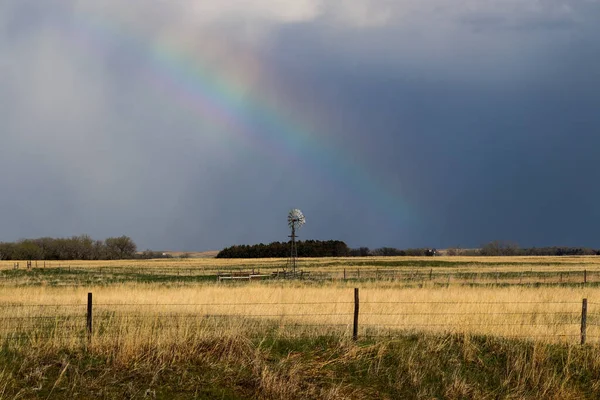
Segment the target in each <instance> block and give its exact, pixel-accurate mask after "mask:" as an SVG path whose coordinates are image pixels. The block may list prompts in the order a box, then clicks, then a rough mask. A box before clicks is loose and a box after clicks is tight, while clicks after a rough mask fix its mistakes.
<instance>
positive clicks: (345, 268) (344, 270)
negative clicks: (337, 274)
mask: <svg viewBox="0 0 600 400" xmlns="http://www.w3.org/2000/svg"><path fill="white" fill-rule="evenodd" d="M344 280H346V268H344Z"/></svg>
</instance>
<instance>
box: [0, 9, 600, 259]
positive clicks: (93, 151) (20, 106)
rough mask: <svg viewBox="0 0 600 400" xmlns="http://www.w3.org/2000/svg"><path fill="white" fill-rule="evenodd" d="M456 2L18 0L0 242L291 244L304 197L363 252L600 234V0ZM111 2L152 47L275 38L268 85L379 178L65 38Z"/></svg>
mask: <svg viewBox="0 0 600 400" xmlns="http://www.w3.org/2000/svg"><path fill="white" fill-rule="evenodd" d="M423 3H427V4H423ZM445 3H446V2H441V1H434V2H417V1H403V2H386V1H383V0H381V1H356V2H352V3H351V4H349V3H348V2H343V1H340V2H337V1H333V2H320V1H316V0H315V1H309V0H306V1H299V2H295V3H294V5H293V6H291V5H287V6H286V5H278V6H273V5H272V3H271V2H267V1H261V0H255V1H253V2H250V3H249V4H247V5H245V3H244V4H241V3H236V2H224V3H223V4H222V5H212V6H209V5H208V3H205V2H198V3H194V2H160V1H159V2H151V4H152V5H153V6H154V7H155V9H153V10H152V9H151V7H149V6H148V4H147V3H145V2H140V1H133V2H131V3H128V5H123V3H122V2H120V1H107V2H86V3H76V2H73V3H72V4H71V3H65V2H62V4H63V5H62V6H61V7H57V6H56V4H53V5H54V6H53V7H51V6H44V5H42V4H41V3H39V2H36V1H33V2H32V1H27V2H23V1H17V0H15V1H9V2H7V3H3V4H2V5H0V52H1V54H2V57H0V72H1V75H0V88H1V90H0V120H1V121H2V132H1V135H2V137H1V140H2V143H1V144H2V146H1V147H0V168H1V169H2V171H3V173H2V178H0V185H1V187H2V192H3V195H2V196H1V197H0V207H1V210H2V215H3V217H2V222H1V225H0V240H14V239H17V238H20V237H31V236H40V235H51V236H64V235H72V234H79V233H89V234H91V235H93V236H95V237H105V236H108V235H120V234H129V235H131V236H132V237H134V239H135V240H136V241H137V242H138V243H139V244H140V246H141V247H152V248H155V249H161V248H164V249H166V248H171V249H188V250H194V249H198V250H202V249H212V248H220V247H223V246H225V245H230V244H233V243H254V242H268V241H271V240H284V239H285V237H286V235H287V233H286V226H285V221H284V218H285V214H286V212H287V210H288V209H289V208H292V207H299V208H301V209H303V211H304V212H305V214H306V215H307V220H308V223H307V225H306V227H305V229H303V232H302V236H303V238H316V239H330V238H335V239H342V240H346V241H347V242H348V243H349V244H350V245H353V246H359V245H368V246H372V247H374V246H383V245H387V246H397V247H410V246H436V247H445V246H451V245H461V246H465V247H467V246H476V245H479V244H481V243H483V242H485V241H489V240H494V239H506V240H514V241H518V242H519V243H520V244H522V245H552V244H565V245H590V246H593V245H597V243H596V242H595V230H596V225H597V223H598V221H599V218H600V212H598V211H596V210H597V209H598V207H597V205H596V204H598V203H600V189H597V188H596V187H597V186H596V183H597V182H598V180H599V178H600V172H599V169H598V167H597V157H596V154H597V149H598V147H599V146H600V135H598V131H599V129H600V116H599V115H600V114H598V112H597V109H598V107H599V106H600V94H599V93H600V76H599V72H598V71H600V47H599V44H598V43H599V42H598V40H597V38H598V37H600V36H599V35H600V28H598V27H596V24H595V21H597V20H598V18H599V17H600V8H599V7H598V4H596V2H591V1H573V2H567V3H561V2H555V1H542V2H531V3H529V2H522V1H509V0H504V1H488V2H481V1H462V2H457V3H453V6H452V7H447V6H446V5H445ZM534 3H535V4H534ZM44 4H46V3H44ZM64 4H70V5H69V6H65V5H64ZM100 13H106V15H109V16H110V15H115V16H118V17H119V18H121V19H122V20H123V21H125V24H129V25H130V26H132V27H135V29H136V30H137V31H138V32H143V35H145V36H147V37H149V38H155V40H156V41H160V40H163V39H164V38H172V37H175V38H176V40H179V41H182V42H186V45H187V42H188V41H190V44H189V46H188V48H190V49H191V48H193V49H202V48H203V43H202V42H199V43H198V44H197V45H196V44H194V41H195V40H201V39H198V38H202V37H203V36H205V35H204V34H205V33H206V32H209V33H210V34H211V35H213V36H214V35H215V32H217V33H219V35H217V36H219V37H221V38H222V39H221V40H224V41H227V42H231V43H236V46H241V48H246V49H249V50H248V51H249V52H251V53H253V54H257V55H258V56H257V57H260V63H261V64H262V65H266V66H269V70H270V71H274V72H275V73H273V74H272V75H268V79H265V78H264V77H262V78H261V79H262V80H261V81H260V82H261V84H262V85H263V86H262V87H259V88H258V89H256V88H253V89H252V90H258V91H260V93H261V94H265V93H266V94H267V96H268V98H271V99H282V101H283V102H284V103H285V105H286V110H287V111H286V113H287V114H289V115H290V116H289V119H290V121H292V120H293V121H301V122H302V123H304V125H305V127H306V129H307V130H311V131H315V132H320V133H319V134H320V135H321V136H320V139H319V143H322V145H323V146H326V147H325V148H327V149H328V151H330V152H332V153H333V152H339V156H340V157H342V159H345V160H350V161H351V162H352V163H354V164H355V165H356V166H357V168H360V169H361V170H363V171H365V173H366V174H367V175H368V176H370V177H372V179H374V180H376V181H377V182H380V184H379V185H380V186H383V187H384V189H383V190H382V193H364V192H362V191H361V187H357V186H356V185H357V181H356V180H353V177H352V176H341V175H340V172H339V171H337V172H336V170H335V169H334V167H335V166H333V165H330V164H328V163H327V162H323V163H322V164H319V165H322V167H318V166H317V167H316V166H315V164H314V162H312V161H314V160H310V157H308V156H307V153H305V152H300V153H295V152H294V150H295V149H293V148H283V149H282V148H279V147H277V146H274V147H273V149H277V150H274V151H279V152H283V153H282V154H269V151H270V150H269V148H266V149H265V148H263V149H260V148H258V146H254V145H253V143H251V142H247V141H244V140H236V138H235V136H231V135H228V133H227V132H225V131H219V129H216V128H215V127H213V126H210V125H207V124H206V123H205V122H203V120H202V119H200V118H198V117H197V116H195V115H194V112H193V111H191V110H188V109H185V107H183V106H182V105H181V104H178V103H177V102H174V101H171V100H170V99H169V98H167V97H165V96H164V95H163V94H161V93H159V92H157V91H156V90H155V89H153V88H152V87H149V86H148V81H147V80H144V79H143V76H142V74H140V71H143V70H144V63H145V61H144V60H141V59H139V57H137V56H132V53H131V52H129V51H128V48H127V46H126V45H125V44H123V43H117V42H118V41H116V42H114V43H109V44H108V45H106V46H104V47H100V48H86V47H85V46H83V47H82V45H81V43H80V42H79V43H78V42H77V41H76V40H75V39H76V38H74V37H71V36H69V32H72V31H71V30H70V29H69V27H70V26H71V24H73V22H74V21H75V22H76V21H78V20H79V19H81V18H83V16H85V15H98V14H100ZM224 47H226V46H224ZM198 51H200V50H198ZM222 56H223V55H222V54H220V55H219V57H222ZM225 56H226V57H230V55H229V54H226V55H225ZM219 57H216V58H215V60H214V62H215V63H216V64H217V65H218V63H219V62H221V61H220V58H219ZM231 57H233V58H234V59H235V54H234V55H233V56H231ZM286 118H287V117H286ZM255 122H256V121H254V122H253V121H251V120H250V121H248V123H249V124H252V123H255ZM256 127H258V128H260V125H256ZM240 139H242V138H240ZM286 160H287V161H286ZM384 192H385V193H384ZM384 194H386V195H387V196H389V197H391V198H395V199H396V201H397V207H399V208H404V209H406V210H408V212H409V213H410V214H411V216H412V217H411V218H405V217H403V213H402V212H395V210H394V205H393V204H391V205H390V204H389V203H386V202H381V201H379V199H378V197H382V196H384Z"/></svg>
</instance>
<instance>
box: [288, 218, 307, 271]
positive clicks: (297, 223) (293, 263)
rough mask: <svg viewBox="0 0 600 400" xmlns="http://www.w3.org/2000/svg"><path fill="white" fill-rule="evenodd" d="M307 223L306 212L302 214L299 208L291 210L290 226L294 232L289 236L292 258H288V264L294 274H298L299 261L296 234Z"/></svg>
mask: <svg viewBox="0 0 600 400" xmlns="http://www.w3.org/2000/svg"><path fill="white" fill-rule="evenodd" d="M305 223H306V219H305V218H304V214H302V211H300V210H298V209H297V208H295V209H293V210H290V212H289V213H288V226H289V227H290V229H291V230H292V234H291V235H289V236H288V237H289V238H290V239H291V240H290V258H289V260H288V266H289V267H290V268H291V270H292V275H293V276H296V274H297V269H296V267H297V261H298V246H297V244H296V239H297V238H298V235H296V230H297V229H300V227H302V225H304V224H305Z"/></svg>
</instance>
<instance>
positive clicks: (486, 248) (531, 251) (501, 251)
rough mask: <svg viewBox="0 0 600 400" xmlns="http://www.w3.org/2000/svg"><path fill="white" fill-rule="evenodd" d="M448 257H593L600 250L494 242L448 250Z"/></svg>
mask: <svg viewBox="0 0 600 400" xmlns="http://www.w3.org/2000/svg"><path fill="white" fill-rule="evenodd" d="M446 255H448V256H487V257H502V256H506V257H509V256H594V255H600V249H593V248H589V247H568V246H551V247H523V248H521V247H519V245H518V244H516V243H514V242H508V241H501V240H495V241H493V242H490V243H487V244H485V245H483V246H481V248H479V249H460V248H450V249H448V250H447V252H446Z"/></svg>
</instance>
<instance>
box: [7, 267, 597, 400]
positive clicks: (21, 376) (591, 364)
mask: <svg viewBox="0 0 600 400" xmlns="http://www.w3.org/2000/svg"><path fill="white" fill-rule="evenodd" d="M42 263H43V262H39V261H38V263H37V267H35V262H34V264H33V268H32V269H31V270H27V269H24V268H23V267H24V266H25V263H24V262H21V263H20V265H19V269H14V263H12V262H0V343H1V345H2V350H1V351H0V360H1V361H2V364H3V365H5V366H6V367H5V369H4V370H2V371H0V398H31V397H51V398H52V397H57V398H63V397H73V396H75V397H79V398H91V397H100V398H102V397H104V398H112V397H115V396H121V397H122V396H126V397H130V398H173V397H177V396H180V398H215V397H218V398H255V397H259V398H373V397H374V396H375V397H381V398H399V397H401V398H431V397H441V398H465V397H466V398H469V397H471V398H486V397H488V398H498V397H501V398H505V397H509V398H510V397H512V398H527V397H531V398H533V397H537V398H540V397H541V398H586V397H587V398H597V396H598V394H599V393H600V387H598V384H597V382H598V381H599V380H598V378H600V375H599V376H597V375H598V374H599V373H598V372H597V371H599V370H600V369H599V368H598V367H599V366H600V356H598V347H597V344H596V343H598V342H599V341H600V328H599V326H600V287H599V283H600V259H597V258H596V257H569V258H555V257H533V258H528V257H522V258H521V257H514V258H479V257H477V258H465V257H436V258H406V257H401V258H374V257H369V258H346V259H344V258H335V259H305V260H301V263H300V269H302V270H303V271H305V272H306V275H305V277H304V279H302V280H282V279H268V280H260V281H259V280H256V281H255V280H252V281H235V282H227V281H219V280H218V279H217V277H218V276H219V275H221V274H227V273H232V272H237V273H243V272H244V271H252V270H254V272H255V273H258V271H260V273H261V274H267V275H268V274H270V273H271V272H273V271H276V270H277V269H278V268H279V269H280V268H281V267H282V266H283V265H285V260H278V259H266V260H262V259H258V260H219V259H167V260H150V261H137V260H135V261H72V262H58V261H53V262H46V265H44V264H42ZM354 288H358V289H359V300H358V303H359V304H358V305H359V307H357V304H356V299H355V292H354ZM88 293H92V294H93V300H92V301H91V303H90V302H89V301H88ZM583 299H587V304H586V306H587V307H586V313H585V316H586V318H585V324H584V325H585V326H584V331H585V341H586V344H585V345H583V346H582V345H581V340H582V306H583V303H582V300H583ZM357 308H359V310H357ZM357 311H358V314H357ZM356 316H357V322H358V323H357V324H355V317H356ZM355 333H356V334H357V336H358V337H357V339H358V340H353V334H355ZM430 354H436V357H435V359H432V358H431V356H430Z"/></svg>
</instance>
